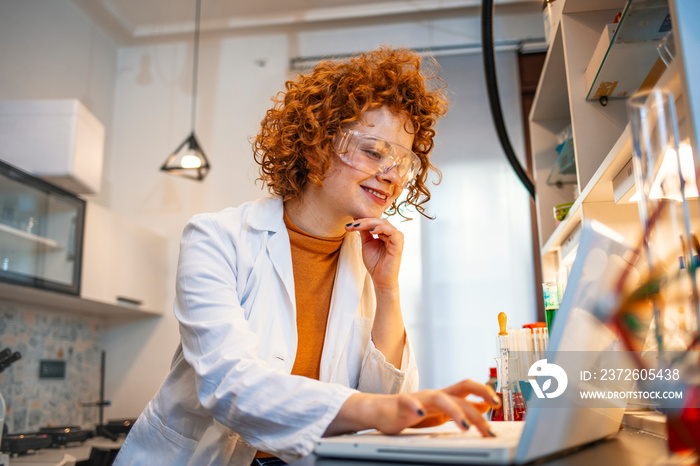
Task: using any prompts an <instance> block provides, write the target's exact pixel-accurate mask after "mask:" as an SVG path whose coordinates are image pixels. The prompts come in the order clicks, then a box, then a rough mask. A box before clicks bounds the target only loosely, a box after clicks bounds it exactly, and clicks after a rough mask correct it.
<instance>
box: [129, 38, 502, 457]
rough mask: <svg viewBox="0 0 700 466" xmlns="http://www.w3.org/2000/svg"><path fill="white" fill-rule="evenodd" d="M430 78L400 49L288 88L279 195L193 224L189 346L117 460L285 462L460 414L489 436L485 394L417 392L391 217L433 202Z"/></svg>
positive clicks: (272, 145) (182, 286) (267, 158)
mask: <svg viewBox="0 0 700 466" xmlns="http://www.w3.org/2000/svg"><path fill="white" fill-rule="evenodd" d="M426 83H427V81H426V78H425V77H424V76H423V75H422V74H421V72H420V58H419V57H418V56H417V55H416V54H414V53H413V52H410V51H407V50H391V49H379V50H377V51H374V52H370V53H367V54H363V55H360V56H357V57H354V58H353V59H351V60H350V61H348V62H344V63H337V62H324V63H321V64H319V65H318V66H317V67H316V68H315V69H314V70H313V72H311V73H310V74H308V75H306V76H300V77H299V78H298V79H297V80H296V81H290V82H287V84H286V91H285V92H284V93H282V94H281V96H280V98H279V99H278V100H277V102H276V105H275V106H274V107H273V108H272V109H271V110H269V111H268V112H267V114H266V116H265V118H264V120H263V122H262V129H261V131H260V133H259V134H258V136H257V138H256V140H255V143H254V150H255V156H256V160H257V161H258V163H259V164H260V166H261V169H260V170H261V179H262V180H263V181H264V182H265V183H266V184H267V186H268V187H269V189H270V190H271V191H272V193H273V194H274V197H270V198H265V199H261V200H258V201H255V202H252V203H248V204H244V205H242V206H240V207H237V208H229V209H225V210H223V211H221V212H219V213H215V214H202V215H197V216H195V217H194V218H193V219H192V220H190V222H189V223H188V224H187V226H186V227H185V231H184V233H183V237H182V243H181V250H180V260H179V265H178V273H177V290H176V291H177V294H176V302H175V309H174V310H175V315H176V316H177V318H178V320H179V321H180V333H181V344H180V346H179V347H178V349H177V352H176V354H175V357H174V359H173V363H172V367H171V371H170V373H169V375H168V376H167V378H166V380H165V382H164V383H163V385H162V387H161V388H160V390H159V392H158V393H157V394H156V396H155V397H154V399H153V400H152V401H151V402H150V403H149V404H148V406H147V407H146V409H145V410H144V412H143V413H142V414H141V416H140V417H139V419H138V421H137V422H136V424H135V425H134V427H133V429H132V431H131V433H130V434H129V436H128V437H127V438H126V440H125V442H124V445H123V447H122V449H121V451H120V454H119V456H118V457H117V459H116V462H115V464H116V465H124V464H148V463H150V462H152V461H154V460H158V462H159V463H160V464H169V465H185V464H192V465H203V464H235V465H244V466H247V465H250V464H251V462H252V463H253V464H270V462H274V461H279V462H281V460H284V461H291V460H294V459H297V458H299V457H301V456H303V455H306V454H309V453H310V452H311V451H312V449H313V445H314V442H315V441H316V440H317V439H318V438H319V437H321V436H324V435H334V434H339V433H344V432H351V431H356V430H362V429H368V428H376V429H379V430H381V431H383V432H387V433H394V432H399V431H401V430H402V429H404V428H406V427H408V426H413V425H418V424H421V423H422V424H421V425H430V424H437V423H441V422H445V421H446V420H448V419H453V420H455V421H456V422H457V424H458V425H460V426H462V428H464V429H468V428H469V426H470V425H475V427H476V428H478V429H479V430H480V431H481V432H482V434H483V435H491V434H490V432H489V429H488V425H487V424H486V422H485V421H484V419H483V417H482V416H481V413H482V412H484V411H485V410H487V409H489V407H490V406H493V405H496V404H498V402H499V401H498V398H497V397H496V396H495V394H494V393H493V391H492V390H491V389H489V388H487V387H485V386H484V385H481V384H478V383H475V382H471V381H468V380H465V381H462V382H460V383H458V384H456V385H454V386H452V387H448V388H446V389H443V390H425V391H419V392H415V390H417V387H418V375H417V371H416V365H415V361H414V356H413V353H412V350H411V347H410V344H409V342H408V340H407V338H406V333H405V328H404V323H403V319H402V316H401V309H400V306H399V290H398V272H399V265H400V262H401V253H402V249H403V235H402V234H401V233H400V232H399V231H398V230H397V229H396V228H394V227H393V226H392V225H391V224H390V223H389V222H388V221H387V220H386V219H383V218H382V215H383V214H384V213H385V212H386V213H396V212H401V211H402V204H409V205H412V206H414V207H415V208H416V210H417V211H418V212H420V213H422V212H423V208H422V204H423V203H424V202H425V201H427V200H428V199H429V197H430V193H429V191H428V189H427V188H426V186H425V181H426V179H427V171H428V169H430V168H434V167H433V166H432V165H431V163H430V161H429V160H428V154H429V153H430V151H431V149H432V147H433V136H434V134H435V131H434V129H433V125H434V123H435V120H436V119H437V117H438V116H440V115H441V114H443V113H444V111H445V99H444V97H443V96H442V93H441V91H440V90H429V89H428V87H427V84H426ZM404 188H406V189H407V196H406V198H405V200H404V201H403V203H399V202H398V201H397V199H398V197H399V195H400V194H401V192H402V191H403V190H404ZM468 394H475V395H478V396H480V397H482V398H483V399H484V400H485V402H484V403H473V402H470V401H467V400H465V397H466V396H467V395H468ZM275 457H278V458H281V460H275V459H274V458H275ZM270 458H272V459H270Z"/></svg>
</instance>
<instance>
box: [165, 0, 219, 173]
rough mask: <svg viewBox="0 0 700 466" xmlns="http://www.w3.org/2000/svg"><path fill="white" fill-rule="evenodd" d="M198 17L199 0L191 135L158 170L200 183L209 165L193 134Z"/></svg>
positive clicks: (195, 30)
mask: <svg viewBox="0 0 700 466" xmlns="http://www.w3.org/2000/svg"><path fill="white" fill-rule="evenodd" d="M199 15H200V0H197V9H196V13H195V26H194V52H193V65H192V133H191V134H190V135H189V136H187V138H185V140H184V141H182V144H180V145H179V146H178V147H177V149H175V151H174V152H173V153H172V154H170V156H169V157H168V159H167V160H166V161H165V163H164V164H163V166H162V167H160V169H161V170H162V171H165V172H167V173H170V174H171V175H178V176H183V177H185V178H192V179H194V180H198V181H201V180H203V179H204V177H205V176H207V173H209V169H210V168H211V165H209V160H207V156H206V155H204V151H203V150H202V146H200V144H199V141H198V140H197V136H195V134H194V128H195V116H196V113H197V66H198V58H199Z"/></svg>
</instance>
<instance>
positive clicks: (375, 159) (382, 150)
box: [335, 130, 420, 187]
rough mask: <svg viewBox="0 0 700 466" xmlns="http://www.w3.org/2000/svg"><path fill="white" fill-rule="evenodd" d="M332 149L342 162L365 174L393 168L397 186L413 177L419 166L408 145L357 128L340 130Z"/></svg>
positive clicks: (406, 182)
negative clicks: (397, 179)
mask: <svg viewBox="0 0 700 466" xmlns="http://www.w3.org/2000/svg"><path fill="white" fill-rule="evenodd" d="M335 150H336V152H338V156H339V157H340V159H341V160H342V161H343V162H345V163H346V164H348V165H350V166H351V167H353V168H356V169H357V170H360V171H361V172H364V173H367V174H368V175H378V174H380V173H389V172H390V171H391V170H396V173H397V174H398V177H399V181H398V183H397V184H398V185H399V186H401V187H404V186H406V185H407V184H409V183H410V182H411V181H413V180H414V179H415V177H416V175H417V174H418V170H419V169H420V158H418V156H417V155H416V154H415V153H413V152H412V151H411V150H410V149H407V148H405V147H404V146H401V145H399V144H395V143H393V142H389V141H387V140H385V139H381V138H377V137H374V136H368V135H366V134H362V133H360V132H358V131H353V130H344V131H341V132H340V134H339V136H338V139H336V142H335Z"/></svg>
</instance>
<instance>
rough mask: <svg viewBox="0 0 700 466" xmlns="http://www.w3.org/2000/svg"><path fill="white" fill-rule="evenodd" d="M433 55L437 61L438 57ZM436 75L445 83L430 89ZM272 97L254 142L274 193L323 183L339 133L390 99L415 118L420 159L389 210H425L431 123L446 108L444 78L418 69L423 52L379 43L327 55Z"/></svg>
mask: <svg viewBox="0 0 700 466" xmlns="http://www.w3.org/2000/svg"><path fill="white" fill-rule="evenodd" d="M430 63H431V64H432V65H435V61H434V59H430ZM434 79H436V80H437V81H438V82H439V83H440V86H439V87H438V88H436V89H433V90H431V89H429V84H430V83H432V82H435V81H433V80H434ZM285 89H286V90H285V91H283V92H280V93H279V94H278V95H277V96H276V97H273V99H272V100H273V101H274V102H275V105H274V106H273V108H271V109H270V110H268V111H267V113H266V115H265V118H264V119H263V120H262V122H261V130H260V132H259V133H258V135H257V136H256V138H255V140H254V142H253V152H254V155H255V160H256V162H257V163H258V164H260V178H258V181H262V182H263V183H265V184H266V185H267V187H268V189H269V190H270V191H271V192H272V193H274V194H275V195H277V196H279V197H281V198H282V199H283V200H285V201H287V200H290V199H294V198H297V197H299V196H300V195H301V193H302V192H303V190H304V188H305V187H306V186H307V183H309V182H313V183H316V184H320V183H322V182H323V179H324V173H325V171H326V169H327V168H328V166H329V163H330V157H331V156H332V154H333V153H334V149H333V141H334V137H335V135H336V134H337V133H338V132H339V131H340V130H341V128H343V127H344V126H346V125H347V124H348V123H351V122H355V121H361V119H362V114H363V112H365V111H366V110H369V109H373V108H377V107H380V106H387V107H389V109H391V110H392V111H393V112H395V113H397V114H404V115H406V116H407V117H408V121H410V123H412V125H413V131H412V133H414V140H413V147H412V150H413V152H415V153H416V154H417V155H418V157H419V158H420V161H421V167H420V170H419V171H418V175H417V177H416V179H415V181H414V182H412V183H411V184H410V185H409V186H408V187H407V189H408V193H407V195H406V198H405V200H404V201H402V202H400V203H399V204H397V202H396V201H394V203H393V204H392V205H391V207H390V209H389V210H388V211H387V212H386V213H387V214H388V215H392V214H394V213H397V212H398V213H399V214H400V215H402V216H404V215H403V209H402V208H403V206H404V204H409V205H412V206H413V207H414V208H415V209H416V211H417V212H419V213H420V214H422V215H425V213H424V208H423V204H425V203H426V202H427V201H428V200H430V191H429V190H428V188H427V186H426V180H427V177H428V170H429V169H431V170H433V171H434V172H436V173H437V174H438V176H440V175H441V174H440V172H439V170H438V169H437V168H436V167H435V166H434V165H433V164H431V163H430V159H429V154H430V152H431V150H432V149H433V138H434V136H435V129H434V128H433V127H434V125H435V122H436V121H437V119H438V118H439V117H440V116H441V115H443V114H444V113H445V112H446V111H447V98H446V97H445V95H444V82H443V81H442V80H440V79H439V78H435V77H428V76H426V75H424V74H423V73H422V72H421V57H420V56H419V55H418V54H417V53H415V52H413V51H411V50H407V49H403V48H401V49H391V48H380V49H377V50H374V51H371V52H366V53H362V54H359V55H355V56H353V57H352V58H351V59H350V60H347V61H323V62H321V63H319V64H318V65H317V66H316V67H315V68H314V69H313V71H312V72H310V73H309V74H306V75H299V76H298V77H297V79H296V80H294V81H287V83H286V84H285Z"/></svg>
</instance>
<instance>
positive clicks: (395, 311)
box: [345, 218, 406, 369]
mask: <svg viewBox="0 0 700 466" xmlns="http://www.w3.org/2000/svg"><path fill="white" fill-rule="evenodd" d="M345 229H346V230H347V231H359V232H360V238H361V240H362V259H363V261H364V264H365V267H366V268H367V271H368V272H369V274H370V276H371V277H372V282H373V283H374V290H375V293H376V298H377V309H376V312H375V315H374V324H373V325H372V342H373V343H374V346H375V347H376V348H377V349H378V350H379V351H380V352H381V353H382V354H383V355H384V357H385V358H386V360H387V362H388V363H389V364H392V365H393V366H394V367H396V368H399V369H400V368H401V360H402V357H403V348H404V344H405V342H406V330H405V328H404V323H403V316H402V315H401V306H400V303H399V301H400V299H399V267H400V266H401V253H402V252H403V233H401V232H400V231H399V230H397V229H396V228H395V227H394V225H392V224H391V223H389V221H388V220H386V219H381V218H362V219H358V220H355V221H353V222H352V223H349V224H348V225H346V226H345Z"/></svg>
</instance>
